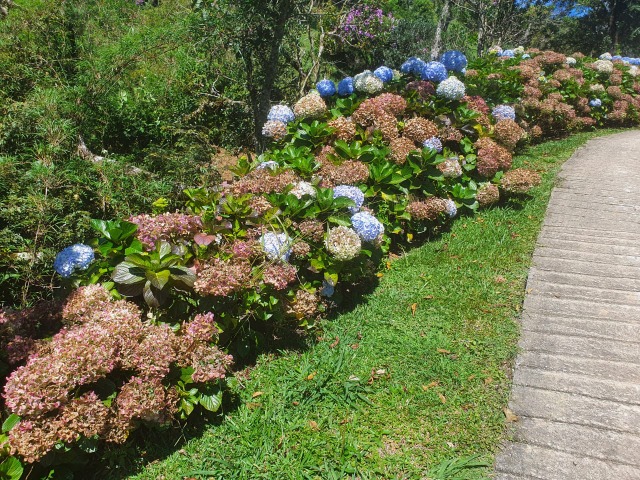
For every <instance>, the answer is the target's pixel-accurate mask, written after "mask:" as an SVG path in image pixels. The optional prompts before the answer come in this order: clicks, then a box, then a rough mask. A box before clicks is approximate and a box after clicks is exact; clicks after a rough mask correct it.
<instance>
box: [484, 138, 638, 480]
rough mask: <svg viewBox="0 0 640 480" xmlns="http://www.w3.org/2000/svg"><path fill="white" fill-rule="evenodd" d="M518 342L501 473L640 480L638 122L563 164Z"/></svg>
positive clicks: (504, 478)
mask: <svg viewBox="0 0 640 480" xmlns="http://www.w3.org/2000/svg"><path fill="white" fill-rule="evenodd" d="M520 348H521V352H520V354H519V356H518V358H517V360H516V368H515V372H514V379H513V391H512V394H511V402H510V409H511V410H512V411H513V413H515V414H516V415H517V416H518V417H519V419H518V421H516V422H514V423H513V424H512V425H513V428H514V430H513V435H512V436H511V437H510V438H511V439H512V441H509V442H507V443H506V444H505V445H504V446H503V448H502V451H501V453H500V454H499V455H498V457H497V459H496V466H495V469H496V479H498V480H516V479H527V480H529V479H531V480H533V479H548V480H573V479H575V480H595V479H597V480H605V479H606V480H632V479H633V480H640V131H637V130H634V131H628V132H625V133H621V134H616V135H612V136H609V137H602V138H598V139H594V140H591V141H590V142H589V143H587V145H586V146H585V147H583V148H581V149H580V150H578V151H577V152H576V154H575V155H574V156H573V157H572V158H571V159H570V160H568V161H567V162H566V163H565V165H564V167H563V169H562V172H561V173H560V178H559V183H558V185H557V187H556V188H555V190H554V191H553V194H552V196H551V201H550V203H549V208H548V210H547V215H546V218H545V222H544V226H543V228H542V232H541V233H540V237H539V238H538V244H537V246H536V250H535V253H534V257H533V266H532V268H531V271H530V273H529V279H528V281H527V294H526V298H525V302H524V308H523V313H522V337H521V340H520Z"/></svg>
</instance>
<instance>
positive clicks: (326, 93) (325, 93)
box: [316, 79, 336, 97]
mask: <svg viewBox="0 0 640 480" xmlns="http://www.w3.org/2000/svg"><path fill="white" fill-rule="evenodd" d="M316 90H318V93H319V94H320V96H321V97H331V96H333V95H335V94H336V84H335V83H333V82H332V81H331V80H327V79H325V80H320V81H319V82H318V83H316Z"/></svg>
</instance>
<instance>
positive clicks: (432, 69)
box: [420, 62, 447, 82]
mask: <svg viewBox="0 0 640 480" xmlns="http://www.w3.org/2000/svg"><path fill="white" fill-rule="evenodd" d="M420 76H421V77H422V79H423V80H429V81H431V82H442V81H444V80H446V79H447V67H445V66H444V65H443V64H442V63H440V62H429V63H427V64H425V66H424V68H423V69H422V71H421V72H420Z"/></svg>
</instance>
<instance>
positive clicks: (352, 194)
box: [333, 185, 364, 213]
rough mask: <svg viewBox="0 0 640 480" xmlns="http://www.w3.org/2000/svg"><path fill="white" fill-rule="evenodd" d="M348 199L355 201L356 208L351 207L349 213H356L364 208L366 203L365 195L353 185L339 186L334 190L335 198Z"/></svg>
mask: <svg viewBox="0 0 640 480" xmlns="http://www.w3.org/2000/svg"><path fill="white" fill-rule="evenodd" d="M338 197H346V198H348V199H350V200H353V203H355V206H353V207H349V212H351V213H356V212H358V211H359V210H360V208H361V207H362V204H363V203H364V193H362V191H361V190H360V189H359V188H358V187H354V186H352V185H338V186H337V187H335V188H334V189H333V198H338Z"/></svg>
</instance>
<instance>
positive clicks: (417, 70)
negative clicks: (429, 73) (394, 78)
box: [400, 57, 427, 75]
mask: <svg viewBox="0 0 640 480" xmlns="http://www.w3.org/2000/svg"><path fill="white" fill-rule="evenodd" d="M426 64H427V62H425V61H424V60H422V59H420V58H418V57H409V59H407V61H406V62H404V63H403V64H402V65H401V66H400V71H401V72H402V73H412V74H413V75H420V74H421V72H422V70H423V69H424V67H425V65H426Z"/></svg>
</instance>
